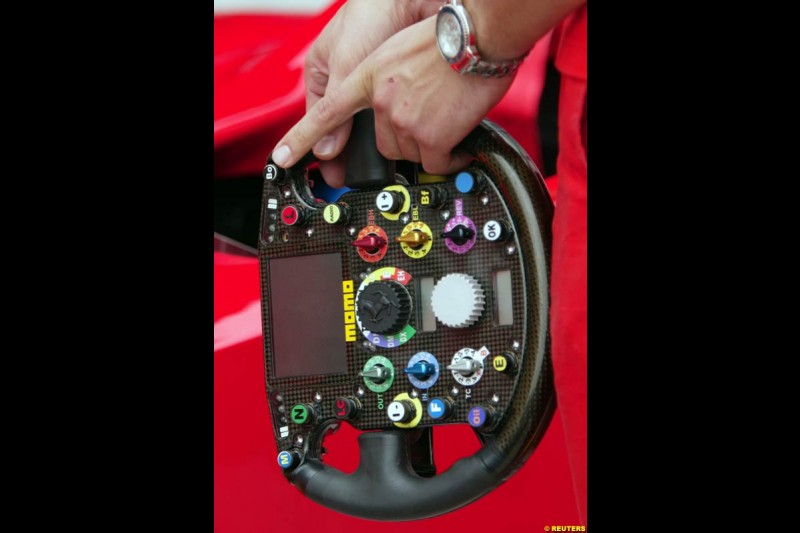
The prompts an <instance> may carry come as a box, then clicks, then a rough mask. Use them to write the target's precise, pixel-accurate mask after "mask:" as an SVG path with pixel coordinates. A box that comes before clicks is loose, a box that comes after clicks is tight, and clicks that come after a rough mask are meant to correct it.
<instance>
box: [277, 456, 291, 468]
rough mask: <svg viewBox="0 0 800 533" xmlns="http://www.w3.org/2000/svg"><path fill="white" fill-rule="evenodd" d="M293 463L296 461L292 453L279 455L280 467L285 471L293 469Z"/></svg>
mask: <svg viewBox="0 0 800 533" xmlns="http://www.w3.org/2000/svg"><path fill="white" fill-rule="evenodd" d="M293 462H294V459H293V458H292V454H291V453H289V452H281V453H279V454H278V465H280V467H281V468H283V469H284V470H286V469H287V468H291V467H292V463H293Z"/></svg>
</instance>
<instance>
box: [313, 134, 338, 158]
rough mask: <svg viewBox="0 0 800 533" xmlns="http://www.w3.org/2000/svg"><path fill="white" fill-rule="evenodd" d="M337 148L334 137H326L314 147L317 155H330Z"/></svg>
mask: <svg viewBox="0 0 800 533" xmlns="http://www.w3.org/2000/svg"><path fill="white" fill-rule="evenodd" d="M334 148H336V139H334V138H333V135H326V136H325V137H323V138H322V139H320V140H319V142H318V143H317V144H315V145H314V153H315V154H317V155H328V154H329V153H331V152H333V149H334Z"/></svg>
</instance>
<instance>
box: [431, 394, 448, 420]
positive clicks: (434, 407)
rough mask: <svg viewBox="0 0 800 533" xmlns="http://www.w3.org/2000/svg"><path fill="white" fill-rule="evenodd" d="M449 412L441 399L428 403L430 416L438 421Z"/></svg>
mask: <svg viewBox="0 0 800 533" xmlns="http://www.w3.org/2000/svg"><path fill="white" fill-rule="evenodd" d="M446 410H447V406H446V405H445V404H444V402H443V401H442V400H440V399H439V398H434V399H433V400H431V401H430V403H428V414H429V415H431V418H433V419H436V420H438V419H439V418H442V417H443V416H444V415H445V411H446Z"/></svg>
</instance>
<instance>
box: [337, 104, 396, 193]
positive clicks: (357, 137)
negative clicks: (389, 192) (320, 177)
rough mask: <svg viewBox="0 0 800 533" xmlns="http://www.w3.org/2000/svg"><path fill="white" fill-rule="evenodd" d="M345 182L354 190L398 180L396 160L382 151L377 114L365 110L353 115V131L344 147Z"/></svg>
mask: <svg viewBox="0 0 800 533" xmlns="http://www.w3.org/2000/svg"><path fill="white" fill-rule="evenodd" d="M344 158H345V172H346V173H345V178H344V184H345V185H347V186H348V187H350V188H352V189H380V188H383V187H386V186H387V185H392V184H394V182H395V177H394V176H395V163H394V161H391V160H389V159H386V158H385V157H383V156H382V155H381V153H380V152H379V151H378V144H377V142H376V140H375V113H374V112H373V111H372V109H365V110H363V111H359V112H358V113H356V114H355V115H353V130H352V131H351V132H350V139H349V140H348V141H347V146H345V148H344Z"/></svg>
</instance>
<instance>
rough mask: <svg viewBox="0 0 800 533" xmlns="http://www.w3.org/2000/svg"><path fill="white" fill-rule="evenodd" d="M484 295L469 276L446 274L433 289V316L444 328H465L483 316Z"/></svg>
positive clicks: (481, 289)
mask: <svg viewBox="0 0 800 533" xmlns="http://www.w3.org/2000/svg"><path fill="white" fill-rule="evenodd" d="M485 305H486V295H485V293H484V291H483V287H481V284H480V283H479V282H478V280H476V279H475V278H474V277H472V276H470V275H469V274H460V273H457V274H447V275H446V276H444V277H443V278H442V279H440V280H439V282H438V283H437V284H436V286H435V287H434V288H433V293H432V294H431V306H432V307H433V314H434V315H436V318H438V319H439V321H440V322H441V323H442V324H444V325H445V326H450V327H451V328H466V327H469V326H472V325H474V324H475V323H476V322H477V321H478V319H480V317H481V315H482V314H483V309H484V307H485Z"/></svg>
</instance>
